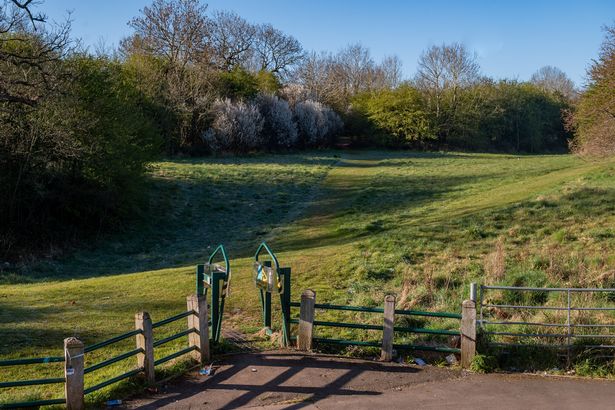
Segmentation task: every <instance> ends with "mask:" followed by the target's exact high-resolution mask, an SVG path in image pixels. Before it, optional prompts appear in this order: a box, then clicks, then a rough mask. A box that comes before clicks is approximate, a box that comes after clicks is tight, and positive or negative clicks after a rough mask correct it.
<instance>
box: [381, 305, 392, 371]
mask: <svg viewBox="0 0 615 410" xmlns="http://www.w3.org/2000/svg"><path fill="white" fill-rule="evenodd" d="M394 324H395V295H386V296H385V297H384V329H383V333H382V351H381V355H380V359H381V360H382V361H385V362H390V361H391V360H393V335H394V333H393V326H394Z"/></svg>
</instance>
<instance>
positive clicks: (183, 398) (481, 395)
mask: <svg viewBox="0 0 615 410" xmlns="http://www.w3.org/2000/svg"><path fill="white" fill-rule="evenodd" d="M214 368H215V369H216V371H215V373H214V375H213V376H200V375H199V374H198V373H192V374H189V375H187V376H186V377H185V378H183V379H181V380H178V381H177V382H175V383H174V384H170V385H168V386H163V388H161V389H160V393H159V394H156V395H152V396H148V397H142V398H139V399H135V400H132V401H129V402H127V403H126V405H127V407H128V408H138V409H157V408H168V409H233V408H240V407H263V408H267V409H303V408H306V409H316V408H318V409H339V408H352V409H353V410H358V409H378V410H381V409H403V408H433V409H436V408H455V409H476V408H491V409H493V408H498V409H528V408H540V409H583V408H591V409H592V410H598V409H607V408H609V409H612V408H613V406H614V403H615V382H611V381H605V380H586V379H579V378H557V377H541V376H532V375H496V374H491V375H476V374H469V373H464V372H461V371H459V370H450V369H447V368H437V367H431V366H425V367H418V366H408V365H400V364H393V363H379V362H374V361H367V360H360V359H347V358H339V357H335V356H324V355H303V354H296V353H293V352H290V353H289V352H281V351H275V352H264V353H255V354H242V355H236V356H229V357H227V358H226V359H225V360H224V361H223V362H222V363H220V365H219V366H218V367H217V368H216V366H214Z"/></svg>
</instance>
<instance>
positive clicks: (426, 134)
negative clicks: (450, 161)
mask: <svg viewBox="0 0 615 410" xmlns="http://www.w3.org/2000/svg"><path fill="white" fill-rule="evenodd" d="M353 112H354V114H355V116H356V115H357V114H358V116H359V118H356V119H355V122H359V124H360V123H361V120H360V117H361V116H362V117H363V118H364V119H365V120H367V121H368V122H369V123H370V125H371V127H369V128H375V129H376V131H377V137H376V141H375V142H376V143H377V144H380V145H386V146H407V145H408V144H409V143H413V142H422V141H425V140H430V139H434V138H435V135H434V134H433V132H432V131H431V129H430V124H429V121H428V118H427V114H426V112H425V101H424V99H423V97H422V96H421V94H420V93H419V92H418V91H417V90H416V89H414V88H413V87H411V86H409V85H402V86H400V87H399V88H397V89H395V90H382V91H379V92H374V93H369V94H362V95H359V96H357V97H356V98H355V100H354V101H353ZM370 137H371V136H368V138H370Z"/></svg>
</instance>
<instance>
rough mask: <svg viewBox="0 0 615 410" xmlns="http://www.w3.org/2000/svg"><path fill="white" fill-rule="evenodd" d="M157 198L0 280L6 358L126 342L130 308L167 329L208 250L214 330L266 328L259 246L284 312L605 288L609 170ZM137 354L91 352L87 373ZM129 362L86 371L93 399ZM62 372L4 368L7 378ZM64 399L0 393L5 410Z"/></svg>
mask: <svg viewBox="0 0 615 410" xmlns="http://www.w3.org/2000/svg"><path fill="white" fill-rule="evenodd" d="M150 185H151V192H152V194H151V201H150V206H149V207H148V209H145V210H142V214H143V217H142V218H141V219H139V220H138V221H136V222H135V223H134V224H132V225H130V226H127V227H126V229H125V231H124V232H123V233H121V234H117V235H114V236H112V237H105V238H98V239H96V240H93V241H91V242H90V243H87V244H84V245H83V247H82V248H80V249H75V250H73V251H71V252H66V253H65V254H64V255H61V256H57V255H56V256H54V257H53V258H49V259H46V260H41V261H37V262H32V263H30V264H29V265H27V266H24V267H21V268H20V269H19V270H12V271H4V272H1V273H0V280H1V281H2V282H1V283H2V284H0V357H1V358H16V357H29V356H45V355H61V354H62V351H61V346H62V339H63V338H64V337H67V336H72V335H77V336H79V337H80V338H82V339H83V340H84V341H85V343H86V345H88V344H92V343H94V342H96V341H100V340H103V339H106V338H108V337H110V336H113V335H115V334H119V333H123V332H126V331H128V330H131V329H132V328H133V326H134V313H135V312H137V311H140V310H147V311H149V312H150V313H151V315H152V316H153V319H154V320H159V319H162V318H165V317H167V316H171V315H173V314H175V313H178V312H180V311H182V310H184V309H185V296H186V295H187V294H189V293H191V292H193V291H194V289H193V288H194V265H195V264H196V263H197V262H202V261H203V260H204V259H205V258H206V257H207V255H208V254H209V252H210V251H211V250H213V248H214V247H215V245H217V244H218V243H224V244H225V246H226V248H227V250H228V252H229V253H230V255H229V256H230V257H231V259H232V261H231V263H232V266H233V283H232V290H231V292H232V294H231V296H230V298H229V300H228V307H227V310H226V311H227V317H226V318H225V321H224V324H223V326H224V328H225V329H228V328H234V329H236V330H238V331H240V332H242V333H245V334H247V335H251V334H255V333H257V332H258V331H259V329H260V317H259V305H258V303H259V302H258V294H257V292H256V290H255V288H254V285H253V283H252V272H251V262H250V261H251V255H252V253H253V251H254V250H255V248H256V246H257V245H258V244H259V243H260V241H262V240H266V241H267V242H268V243H269V244H270V245H271V247H272V248H273V249H274V250H275V251H276V252H277V255H278V258H279V260H280V262H281V264H282V265H283V266H291V267H292V270H293V288H292V291H293V295H292V296H293V297H292V298H293V300H298V298H299V295H300V293H301V291H302V290H303V289H305V288H308V287H309V288H312V289H314V290H315V291H316V293H317V299H318V301H320V302H330V303H343V304H354V305H367V306H376V305H381V303H382V299H383V297H384V295H385V294H386V293H387V292H393V293H396V294H397V296H398V306H399V307H402V308H421V309H440V310H447V311H453V312H458V311H459V310H460V302H461V300H462V299H463V298H464V297H467V292H468V284H469V283H470V282H473V281H476V282H479V283H502V284H515V285H534V286H551V285H558V286H559V285H566V286H598V287H600V286H605V287H607V286H610V287H615V250H614V249H615V247H614V245H615V228H614V227H615V162H612V161H611V162H584V161H582V160H580V159H578V158H576V157H573V156H568V155H558V156H511V155H492V154H462V153H448V154H447V153H412V152H385V151H357V152H351V151H344V152H328V151H325V152H312V153H306V154H302V155H276V156H255V157H247V158H234V159H213V158H207V159H198V160H173V161H168V162H160V163H156V164H154V165H153V166H152V171H151V181H150ZM332 317H334V316H332ZM344 317H345V321H349V320H350V319H349V317H348V314H346V315H345V316H344ZM353 319H358V317H356V318H353ZM369 320H370V319H369V318H368V317H366V318H364V319H362V321H364V322H367V321H369ZM373 320H374V323H379V321H380V320H381V318H378V317H375V318H373ZM610 320H613V318H612V317H611V318H610ZM183 325H184V323H183V322H181V323H178V324H176V325H175V330H177V329H179V327H178V326H183ZM435 326H441V327H444V328H446V327H454V326H455V324H454V323H447V322H443V323H440V324H436V325H435ZM166 331H167V332H168V333H166V334H170V332H172V331H173V327H170V328H169V329H167V330H166ZM337 335H338V336H339V335H344V332H337ZM163 336H164V333H161V334H160V335H157V338H158V337H163ZM365 337H367V338H369V335H366V336H365ZM181 343H185V342H183V341H180V342H178V344H175V345H170V346H169V347H168V348H166V350H165V349H158V351H157V354H159V355H161V356H162V355H164V354H165V352H166V353H168V352H170V351H171V350H172V349H177V347H178V346H179V345H180V344H181ZM133 344H134V343H133V341H130V340H129V341H126V343H124V344H119V345H113V346H112V347H110V348H108V349H103V350H101V351H97V352H96V353H93V354H91V355H87V356H86V366H87V365H89V364H93V363H96V362H98V361H100V360H103V359H105V358H108V357H111V356H114V355H116V354H119V353H121V352H123V351H126V350H129V349H132V348H133ZM133 365H134V358H132V359H127V360H125V361H123V362H120V363H117V364H115V365H113V366H110V367H108V368H105V369H103V370H99V371H97V372H93V373H91V374H88V375H87V376H86V386H87V385H92V384H95V383H96V382H99V381H101V380H103V379H105V378H108V377H110V376H113V375H117V374H119V373H120V372H122V371H126V370H128V369H130V368H131V367H132V366H133ZM60 368H61V366H58V365H47V366H30V367H12V368H8V367H7V368H2V369H1V370H2V373H0V374H1V376H0V381H6V380H15V379H31V378H37V377H43V376H49V377H58V376H59V375H60ZM26 369H27V370H26ZM124 388H126V383H125V384H123V385H120V386H119V387H118V386H115V387H112V388H108V389H106V390H103V391H102V392H100V393H99V394H97V395H96V396H92V397H90V398H89V400H90V401H99V400H102V399H106V398H109V397H111V398H113V397H116V396H117V395H120V394H121V391H118V390H117V389H124ZM114 389H115V390H114ZM58 392H59V390H58V389H55V390H54V388H53V387H49V386H41V387H40V388H21V389H17V388H16V389H12V390H7V389H3V390H0V402H2V401H3V400H8V399H9V398H10V399H26V398H50V397H56V396H57V395H58Z"/></svg>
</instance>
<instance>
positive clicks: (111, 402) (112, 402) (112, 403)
mask: <svg viewBox="0 0 615 410" xmlns="http://www.w3.org/2000/svg"><path fill="white" fill-rule="evenodd" d="M105 404H106V405H107V406H119V405H121V404H122V401H121V400H119V399H118V400H107V402H106V403H105Z"/></svg>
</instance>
